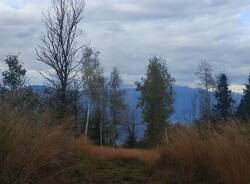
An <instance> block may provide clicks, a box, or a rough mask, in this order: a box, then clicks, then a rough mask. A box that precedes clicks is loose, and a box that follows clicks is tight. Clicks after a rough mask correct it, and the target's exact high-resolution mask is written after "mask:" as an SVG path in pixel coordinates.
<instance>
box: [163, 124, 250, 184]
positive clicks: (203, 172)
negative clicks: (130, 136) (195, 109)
mask: <svg viewBox="0 0 250 184" xmlns="http://www.w3.org/2000/svg"><path fill="white" fill-rule="evenodd" d="M219 124H221V125H219V126H215V127H214V128H213V129H209V130H208V129H204V130H201V129H198V128H194V127H187V126H176V127H174V128H172V129H171V130H170V131H169V143H168V145H164V146H162V147H161V166H162V167H166V168H167V169H168V172H170V171H172V173H174V174H175V176H176V178H178V179H177V181H176V182H177V183H178V182H179V183H183V182H185V183H194V182H198V183H199V182H201V183H226V184H247V183H250V132H249V130H250V129H249V127H248V126H246V125H242V124H236V123H228V122H226V123H225V122H224V123H219ZM222 124H224V125H222Z"/></svg>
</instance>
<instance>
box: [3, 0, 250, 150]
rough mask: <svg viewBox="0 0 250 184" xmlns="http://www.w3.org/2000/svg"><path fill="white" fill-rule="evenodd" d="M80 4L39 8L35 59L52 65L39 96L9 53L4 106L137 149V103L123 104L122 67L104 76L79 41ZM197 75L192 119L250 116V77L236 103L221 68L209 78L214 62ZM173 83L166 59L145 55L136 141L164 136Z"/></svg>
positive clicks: (94, 55)
mask: <svg viewBox="0 0 250 184" xmlns="http://www.w3.org/2000/svg"><path fill="white" fill-rule="evenodd" d="M84 7H85V3H84V1H83V0H72V1H68V0H57V1H53V3H52V6H51V7H50V8H49V10H48V12H47V14H44V24H45V28H46V32H45V33H44V35H43V37H42V38H41V44H40V45H39V46H38V48H37V49H36V54H37V61H38V62H42V63H44V64H46V65H47V66H48V67H49V70H48V71H47V72H45V73H41V75H42V76H43V77H44V78H45V79H46V80H47V84H48V85H47V87H46V89H45V91H44V92H43V93H42V94H38V93H34V91H33V90H32V88H31V87H27V86H28V84H27V79H26V70H25V69H24V67H23V65H22V63H21V62H20V60H19V59H18V56H16V55H10V56H7V58H6V60H5V63H6V65H7V66H8V68H7V69H6V70H5V71H4V72H2V76H3V81H2V87H1V100H2V102H3V103H2V104H8V106H10V109H11V110H13V111H17V112H19V113H20V112H23V113H26V114H27V112H29V113H30V114H32V116H34V119H35V117H36V116H35V115H37V116H39V115H41V114H43V113H47V114H49V115H50V116H53V117H54V118H55V119H56V121H55V122H61V121H62V120H66V119H67V120H70V122H73V123H72V124H71V128H72V130H74V131H75V132H76V134H78V135H83V134H85V135H86V136H88V137H90V138H91V139H92V140H93V141H94V142H95V143H96V144H100V145H110V146H115V145H116V143H117V139H118V137H119V133H121V132H123V133H124V132H126V134H127V139H126V143H125V145H126V146H128V147H134V146H136V145H138V143H137V140H136V126H137V123H138V122H136V120H135V111H136V109H130V108H129V106H128V105H126V100H125V91H124V90H123V88H122V86H123V81H122V78H121V74H120V72H119V70H118V69H117V68H114V69H113V71H112V72H111V74H110V77H109V78H108V79H107V78H105V77H104V71H103V67H102V66H101V64H100V61H99V54H100V52H98V51H96V50H95V49H94V48H92V47H91V46H86V45H85V44H82V45H81V44H79V37H80V36H81V35H82V34H81V33H82V30H81V29H80V28H79V24H80V22H81V20H82V13H83V10H84ZM196 74H197V76H198V78H199V81H200V86H199V87H200V92H199V96H198V97H197V98H198V99H194V103H193V104H191V105H192V112H191V116H192V121H193V122H194V123H195V124H197V125H199V126H201V125H202V126H208V127H211V126H213V125H214V124H216V123H217V122H219V120H228V119H231V118H240V119H243V120H245V121H246V120H248V119H249V117H250V107H249V104H250V77H249V80H248V83H247V84H246V89H245V90H244V96H243V98H242V100H241V103H240V105H239V107H238V108H236V107H235V102H234V100H233V98H232V94H231V91H230V89H229V86H230V84H229V80H228V77H227V75H226V74H225V73H221V74H219V75H218V76H216V77H214V75H213V72H212V67H211V66H210V65H209V64H208V63H206V62H201V64H200V66H199V69H198V71H197V72H196ZM214 78H216V79H214ZM174 82H175V80H174V78H173V77H172V76H171V75H170V73H169V71H168V67H167V64H166V61H165V60H164V59H162V58H160V57H152V58H151V59H149V64H148V67H147V71H146V75H145V77H144V78H143V79H141V81H139V82H136V89H137V91H138V92H140V94H141V95H140V98H139V99H138V108H140V109H141V110H142V117H143V121H144V122H145V123H146V125H147V126H146V130H145V136H144V139H143V141H142V142H141V143H140V144H141V145H147V146H155V145H156V144H159V143H160V142H161V140H167V139H163V137H165V136H167V131H166V130H167V127H168V126H170V124H169V123H170V122H169V118H170V116H171V114H172V113H173V111H174V109H173V102H174V97H175V94H174V90H173V85H174ZM213 96H214V97H213ZM214 99H215V101H214ZM34 121H35V120H34Z"/></svg>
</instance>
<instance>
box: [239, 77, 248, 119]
mask: <svg viewBox="0 0 250 184" xmlns="http://www.w3.org/2000/svg"><path fill="white" fill-rule="evenodd" d="M237 116H238V117H239V118H240V119H243V120H249V119H250V74H249V77H248V82H247V84H245V89H244V91H243V97H242V99H241V101H240V105H239V106H238V109H237Z"/></svg>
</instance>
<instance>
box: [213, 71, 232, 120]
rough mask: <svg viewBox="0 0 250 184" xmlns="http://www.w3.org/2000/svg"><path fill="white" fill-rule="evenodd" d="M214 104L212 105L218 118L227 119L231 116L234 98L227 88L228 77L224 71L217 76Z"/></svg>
mask: <svg viewBox="0 0 250 184" xmlns="http://www.w3.org/2000/svg"><path fill="white" fill-rule="evenodd" d="M214 96H215V99H216V101H217V102H216V104H215V106H214V110H215V114H216V115H217V117H218V118H219V119H224V120H226V119H228V118H230V117H231V116H232V106H233V103H234V100H233V98H232V95H231V90H230V89H229V83H228V78H227V75H226V74H225V73H221V74H219V75H218V77H217V81H216V89H215V95H214Z"/></svg>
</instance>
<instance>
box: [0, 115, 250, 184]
mask: <svg viewBox="0 0 250 184" xmlns="http://www.w3.org/2000/svg"><path fill="white" fill-rule="evenodd" d="M46 120H48V119H46ZM29 121H30V120H29V119H27V117H26V118H24V117H23V118H20V116H17V115H16V116H15V115H14V114H7V113H6V115H4V114H1V118H0V183H11V184H13V183H18V184H19V183H20V184H23V183H56V182H55V181H54V180H53V178H54V177H55V176H57V175H58V176H61V174H60V173H61V172H63V173H65V172H66V173H67V172H68V171H69V173H70V172H71V171H72V170H71V169H72V168H74V167H75V166H76V165H77V164H79V163H81V164H83V165H85V162H86V161H87V160H86V159H91V160H95V159H96V160H100V161H106V162H107V164H108V163H111V164H112V162H113V161H119V160H135V161H139V162H141V163H142V165H140V164H139V165H138V166H137V167H145V168H146V167H147V168H153V169H151V171H152V172H151V174H149V175H148V176H146V177H150V178H154V177H155V178H156V179H157V182H158V181H159V178H161V179H160V180H161V181H162V183H164V182H165V183H226V184H239V183H240V184H247V183H249V182H250V129H249V128H248V127H247V126H243V125H239V124H238V125H236V124H233V123H230V125H229V123H228V125H225V126H217V127H216V128H213V129H210V130H207V129H206V130H204V129H198V128H194V127H188V126H174V127H172V128H170V129H169V140H168V144H166V145H162V146H160V147H158V148H155V149H152V150H143V149H131V150H129V149H123V148H110V147H99V146H94V145H93V144H91V143H90V141H87V139H86V138H82V137H80V138H75V137H74V136H73V135H72V133H69V132H70V131H68V129H66V126H64V127H63V126H54V127H48V126H47V125H41V124H39V123H38V124H36V125H35V124H32V123H29ZM39 121H40V120H39ZM41 121H42V120H41ZM43 121H45V120H43ZM43 121H42V122H43ZM25 122H26V123H25ZM84 155H86V156H87V157H84V159H83V160H81V156H84ZM91 163H92V164H98V163H99V162H92V161H91ZM100 163H102V162H100ZM126 163H127V164H129V163H130V162H126ZM88 165H90V164H89V163H88V164H87V163H86V166H85V167H84V168H87V167H89V166H88ZM152 166H153V167H152ZM91 167H92V166H91ZM125 167H126V166H125ZM128 167H129V166H128ZM96 168H98V167H96ZM112 169H116V168H115V167H114V166H113V168H112ZM84 172H85V171H82V172H81V176H77V177H80V178H84V177H87V176H84ZM106 172H108V171H106ZM110 172H111V173H112V171H110ZM124 172H125V171H124ZM125 173H126V172H125ZM106 174H108V173H106ZM141 174H142V175H144V174H145V173H143V172H142V173H141ZM92 175H95V173H93V174H92ZM66 176H67V177H68V175H66ZM151 176H152V177H151ZM69 177H71V175H69ZM74 177H76V176H74ZM88 177H89V176H88Z"/></svg>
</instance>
